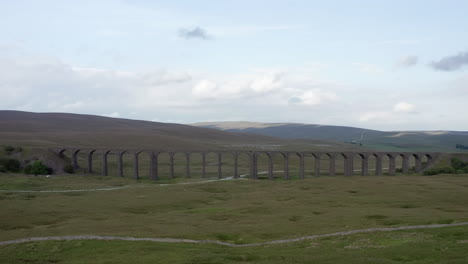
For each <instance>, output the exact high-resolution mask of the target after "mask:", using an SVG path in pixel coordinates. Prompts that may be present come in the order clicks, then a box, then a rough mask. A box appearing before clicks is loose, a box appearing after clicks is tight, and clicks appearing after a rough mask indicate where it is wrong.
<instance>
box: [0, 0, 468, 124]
mask: <svg viewBox="0 0 468 264" xmlns="http://www.w3.org/2000/svg"><path fill="white" fill-rule="evenodd" d="M466 10H468V1H464V0H458V1H455V0H438V1H434V0H433V1H431V0H425V1H420V0H412V1H407V0H405V1H400V0H387V1H383V0H361V1H357V0H350V1H337V0H328V1H312V0H303V1H300V0H290V1H275V0H265V1H263V0H236V1H226V0H224V1H208V0H197V1H195V0H192V1H189V0H180V1H177V0H174V1H149V0H148V1H146V0H135V1H131V0H126V1H124V0H121V1H118V0H112V1H111V0H100V1H86V0H83V1H71V0H62V1H58V0H57V1H49V0H41V1H33V0H30V1H23V0H15V1H7V0H0V98H1V100H0V109H3V110H21V111H32V112H70V113H81V114H95V115H104V116H110V117H121V118H130V119H140V120H150V121H157V122H172V123H193V122H208V121H257V122H296V123H310V124H323V125H342V126H354V127H364V128H371V129H379V130H463V131H468V111H467V108H468V34H467V28H468V16H467V14H466Z"/></svg>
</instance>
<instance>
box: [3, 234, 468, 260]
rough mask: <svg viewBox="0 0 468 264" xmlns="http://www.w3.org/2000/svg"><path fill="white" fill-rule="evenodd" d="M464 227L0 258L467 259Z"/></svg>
mask: <svg viewBox="0 0 468 264" xmlns="http://www.w3.org/2000/svg"><path fill="white" fill-rule="evenodd" d="M467 248H468V228H466V227H450V228H444V229H432V230H430V229H426V230H418V231H398V232H387V233H368V234H356V235H351V236H345V237H330V238H321V239H316V240H308V241H302V242H296V243H290V244H282V245H271V246H259V247H251V248H228V247H224V246H215V245H196V244H164V243H154V242H124V241H90V240H85V241H67V242H63V241H62V242H36V243H25V244H17V245H9V246H3V247H0V262H1V263H10V264H15V263H70V264H72V263H174V264H177V263H268V264H275V263H333V264H339V263H346V264H349V263H351V264H353V263H356V264H362V263H389V264H390V263H395V264H396V263H413V264H439V263H447V264H448V263H452V264H456V263H459V264H462V263H463V264H464V263H467V262H468V255H467V254H466V252H467Z"/></svg>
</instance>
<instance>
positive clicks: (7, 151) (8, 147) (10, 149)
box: [4, 146, 15, 154]
mask: <svg viewBox="0 0 468 264" xmlns="http://www.w3.org/2000/svg"><path fill="white" fill-rule="evenodd" d="M4 149H5V152H6V153H7V154H10V153H11V152H13V151H14V150H15V148H14V147H12V146H5V148H4Z"/></svg>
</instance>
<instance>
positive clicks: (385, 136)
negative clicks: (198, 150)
mask: <svg viewBox="0 0 468 264" xmlns="http://www.w3.org/2000/svg"><path fill="white" fill-rule="evenodd" d="M193 125H194V126H197V127H206V128H216V129H220V130H223V131H230V132H244V133H252V134H257V135H267V136H273V137H279V138H285V139H313V140H328V141H338V142H354V143H357V144H359V143H360V139H361V135H362V136H363V141H362V143H363V146H365V147H369V148H376V149H387V150H425V151H448V152H455V151H459V150H458V149H456V148H455V145H456V144H462V145H468V132H456V131H391V132H386V131H378V130H370V129H363V128H356V127H345V126H327V125H313V124H297V123H255V122H205V123H195V124H193Z"/></svg>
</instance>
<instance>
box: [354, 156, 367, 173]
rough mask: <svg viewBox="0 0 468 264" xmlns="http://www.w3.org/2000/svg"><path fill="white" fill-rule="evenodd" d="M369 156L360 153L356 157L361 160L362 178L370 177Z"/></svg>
mask: <svg viewBox="0 0 468 264" xmlns="http://www.w3.org/2000/svg"><path fill="white" fill-rule="evenodd" d="M369 156H370V155H369V154H368V153H358V154H357V155H356V157H357V158H360V159H361V162H360V172H361V173H360V174H361V176H368V175H369Z"/></svg>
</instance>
